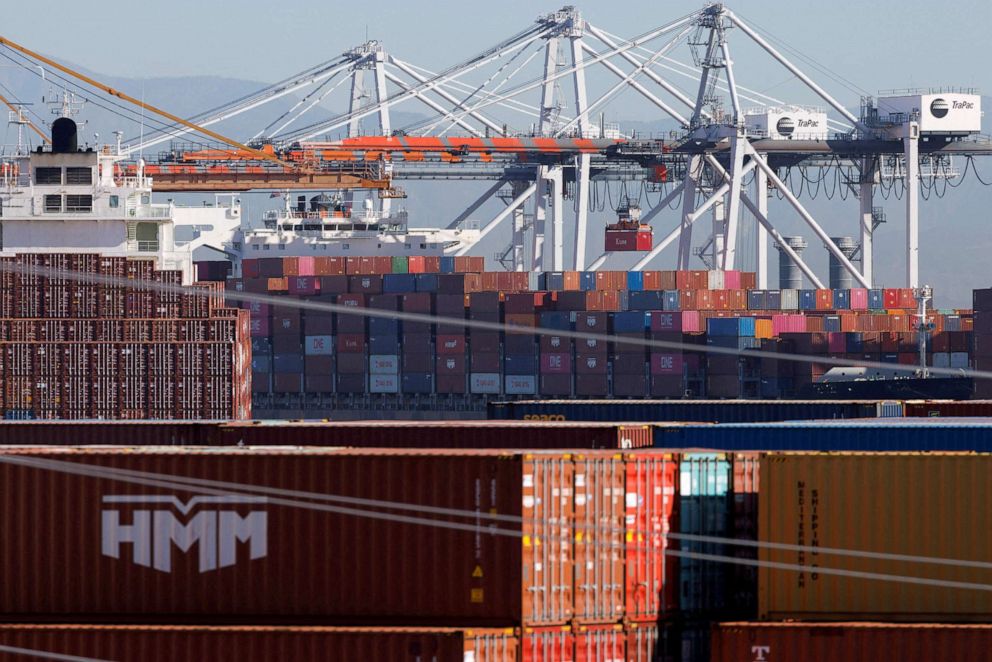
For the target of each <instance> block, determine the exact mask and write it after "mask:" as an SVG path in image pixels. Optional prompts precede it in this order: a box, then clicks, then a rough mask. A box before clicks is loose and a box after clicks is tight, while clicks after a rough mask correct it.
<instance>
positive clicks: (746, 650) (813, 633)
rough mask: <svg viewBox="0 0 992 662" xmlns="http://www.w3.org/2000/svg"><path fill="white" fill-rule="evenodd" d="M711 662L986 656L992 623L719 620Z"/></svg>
mask: <svg viewBox="0 0 992 662" xmlns="http://www.w3.org/2000/svg"><path fill="white" fill-rule="evenodd" d="M711 655H712V657H711V658H710V659H711V660H712V662H742V661H750V660H767V661H768V662H837V661H838V660H844V661H845V662H859V661H864V662H936V661H937V660H960V661H964V660H967V661H968V662H990V661H992V625H933V624H896V623H721V624H719V625H717V626H715V627H714V628H713V646H712V653H711Z"/></svg>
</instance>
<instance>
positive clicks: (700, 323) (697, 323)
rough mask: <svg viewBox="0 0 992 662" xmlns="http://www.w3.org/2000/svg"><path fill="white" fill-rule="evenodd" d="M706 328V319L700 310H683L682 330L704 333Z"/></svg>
mask: <svg viewBox="0 0 992 662" xmlns="http://www.w3.org/2000/svg"><path fill="white" fill-rule="evenodd" d="M705 330H706V320H704V319H703V316H702V315H700V314H699V311H698V310H683V311H682V331H683V332H684V333H702V332H703V331H705Z"/></svg>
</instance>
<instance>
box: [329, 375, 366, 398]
mask: <svg viewBox="0 0 992 662" xmlns="http://www.w3.org/2000/svg"><path fill="white" fill-rule="evenodd" d="M334 384H335V388H334V390H335V392H337V393H365V391H366V390H367V389H366V385H365V374H364V373H362V374H352V375H348V374H341V373H340V372H338V373H337V374H336V375H335V376H334Z"/></svg>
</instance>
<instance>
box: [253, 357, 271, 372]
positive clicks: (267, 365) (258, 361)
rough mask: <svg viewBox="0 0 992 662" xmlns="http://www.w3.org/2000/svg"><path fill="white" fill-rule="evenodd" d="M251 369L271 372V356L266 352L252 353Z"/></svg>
mask: <svg viewBox="0 0 992 662" xmlns="http://www.w3.org/2000/svg"><path fill="white" fill-rule="evenodd" d="M251 369H252V371H254V372H272V357H271V356H269V355H268V354H252V355H251Z"/></svg>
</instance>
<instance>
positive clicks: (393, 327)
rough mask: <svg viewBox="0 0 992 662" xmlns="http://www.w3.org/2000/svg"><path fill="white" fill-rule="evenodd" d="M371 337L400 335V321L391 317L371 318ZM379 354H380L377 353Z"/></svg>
mask: <svg viewBox="0 0 992 662" xmlns="http://www.w3.org/2000/svg"><path fill="white" fill-rule="evenodd" d="M369 335H370V336H398V335H400V321H399V320H397V319H391V318H389V317H370V318H369ZM376 354H378V352H376Z"/></svg>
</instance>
